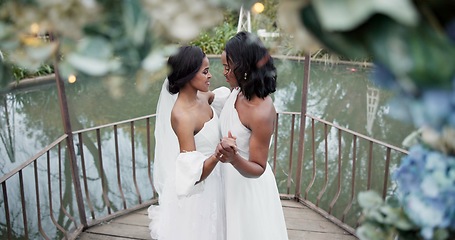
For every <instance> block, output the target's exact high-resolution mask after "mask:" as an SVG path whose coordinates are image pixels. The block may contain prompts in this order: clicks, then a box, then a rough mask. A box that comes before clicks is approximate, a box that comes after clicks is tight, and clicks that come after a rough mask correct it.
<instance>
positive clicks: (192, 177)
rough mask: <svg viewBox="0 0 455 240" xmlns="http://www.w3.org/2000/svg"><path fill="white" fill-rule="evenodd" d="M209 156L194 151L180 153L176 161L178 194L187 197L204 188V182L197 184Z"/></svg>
mask: <svg viewBox="0 0 455 240" xmlns="http://www.w3.org/2000/svg"><path fill="white" fill-rule="evenodd" d="M207 158H208V157H207V156H205V155H204V154H202V153H200V152H197V151H193V152H185V153H180V154H179V155H178V157H177V160H176V163H175V169H176V170H175V171H176V172H175V184H176V191H177V196H178V197H179V198H180V197H185V196H190V195H193V194H196V193H200V192H202V191H203V190H204V182H200V183H198V184H196V182H197V181H199V179H201V175H202V170H203V167H204V161H205V160H206V159H207Z"/></svg>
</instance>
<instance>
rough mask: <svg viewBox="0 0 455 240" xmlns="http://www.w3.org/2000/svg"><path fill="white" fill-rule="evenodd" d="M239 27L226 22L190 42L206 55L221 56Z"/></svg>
mask: <svg viewBox="0 0 455 240" xmlns="http://www.w3.org/2000/svg"><path fill="white" fill-rule="evenodd" d="M236 32H237V27H236V26H235V25H233V24H232V23H229V22H224V23H223V24H222V25H221V26H217V27H215V28H213V29H211V30H209V31H206V32H204V33H201V35H199V37H198V38H197V39H196V40H194V41H192V42H190V44H194V45H196V46H199V47H201V48H202V50H203V51H204V52H205V53H206V54H221V53H222V52H223V50H224V46H225V45H226V42H227V41H228V40H229V39H230V38H231V37H232V36H234V35H235V33H236Z"/></svg>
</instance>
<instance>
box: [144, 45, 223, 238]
mask: <svg viewBox="0 0 455 240" xmlns="http://www.w3.org/2000/svg"><path fill="white" fill-rule="evenodd" d="M168 66H169V67H170V69H171V73H170V74H169V75H168V78H167V79H166V80H165V82H164V84H163V87H162V89H161V93H160V98H159V100H158V106H157V119H156V126H155V129H156V130H155V138H156V147H155V163H154V169H153V172H154V186H155V189H156V191H157V192H158V195H159V206H155V205H152V206H151V207H150V208H149V218H150V219H151V220H152V221H151V223H150V226H149V228H150V230H151V236H152V238H154V239H159V240H167V239H170V240H185V239H187V240H196V239H197V240H224V239H225V234H226V233H225V206H224V189H223V184H222V178H221V172H220V168H219V165H220V164H218V162H219V159H218V158H217V157H216V156H215V154H214V152H215V149H216V146H217V144H218V143H219V140H220V138H221V133H220V130H219V122H218V121H219V120H218V114H217V112H216V111H215V110H214V108H213V107H212V106H210V105H209V103H211V102H212V100H213V98H214V97H215V95H214V94H213V93H211V92H210V91H209V86H210V78H211V77H212V75H211V74H210V72H209V60H208V58H207V57H206V55H205V54H204V53H203V52H202V50H201V49H200V48H199V47H195V46H183V47H180V48H179V50H178V52H177V53H176V54H174V55H172V56H171V57H169V59H168ZM214 92H215V91H214ZM216 92H218V93H220V94H217V95H216V97H215V100H214V103H212V105H215V106H218V107H220V106H222V103H219V101H220V99H223V98H225V97H227V95H228V94H229V93H228V92H229V90H228V89H227V88H225V89H219V90H218V91H216ZM223 96H224V97H223ZM218 111H220V109H218Z"/></svg>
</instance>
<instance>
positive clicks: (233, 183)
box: [220, 88, 288, 240]
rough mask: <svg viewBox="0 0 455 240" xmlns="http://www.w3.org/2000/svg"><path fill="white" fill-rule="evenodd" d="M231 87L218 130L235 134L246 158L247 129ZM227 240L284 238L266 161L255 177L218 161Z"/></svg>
mask: <svg viewBox="0 0 455 240" xmlns="http://www.w3.org/2000/svg"><path fill="white" fill-rule="evenodd" d="M238 93H239V89H238V88H237V89H234V90H233V91H232V93H231V95H230V96H229V98H228V99H227V101H226V103H225V106H224V108H223V110H222V112H221V114H220V124H221V133H222V134H223V136H227V135H228V131H231V132H232V135H233V136H235V137H237V140H236V142H237V148H238V151H239V154H240V155H241V156H242V157H243V158H245V159H248V157H249V141H250V136H251V131H250V130H249V129H248V128H246V127H245V126H244V125H243V124H242V123H241V122H240V119H239V116H238V113H237V110H236V109H235V102H236V99H237V95H238ZM221 169H222V175H223V180H224V187H225V199H226V200H225V204H226V224H227V225H226V239H227V240H287V239H288V236H287V230H286V224H285V221H284V214H283V209H282V206H281V201H280V197H279V193H278V188H277V185H276V180H275V176H274V174H273V172H272V169H271V167H270V165H269V164H268V163H267V167H266V170H265V172H264V173H263V174H262V175H261V176H260V177H259V178H246V177H244V176H242V175H241V174H240V173H239V172H238V171H237V170H236V169H235V168H234V167H233V166H232V165H231V164H222V165H221Z"/></svg>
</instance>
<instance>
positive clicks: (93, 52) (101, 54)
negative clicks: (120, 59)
mask: <svg viewBox="0 0 455 240" xmlns="http://www.w3.org/2000/svg"><path fill="white" fill-rule="evenodd" d="M77 52H78V53H79V54H81V55H84V56H87V57H93V58H99V59H106V58H110V57H112V55H113V50H112V45H111V44H110V42H108V41H107V40H106V39H104V38H102V37H86V38H83V39H82V40H80V41H79V43H78V45H77Z"/></svg>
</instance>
